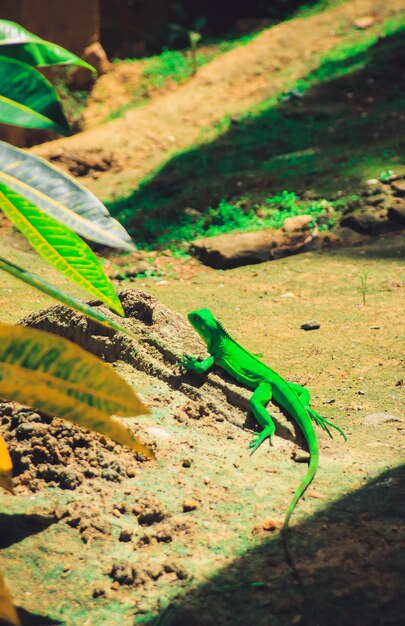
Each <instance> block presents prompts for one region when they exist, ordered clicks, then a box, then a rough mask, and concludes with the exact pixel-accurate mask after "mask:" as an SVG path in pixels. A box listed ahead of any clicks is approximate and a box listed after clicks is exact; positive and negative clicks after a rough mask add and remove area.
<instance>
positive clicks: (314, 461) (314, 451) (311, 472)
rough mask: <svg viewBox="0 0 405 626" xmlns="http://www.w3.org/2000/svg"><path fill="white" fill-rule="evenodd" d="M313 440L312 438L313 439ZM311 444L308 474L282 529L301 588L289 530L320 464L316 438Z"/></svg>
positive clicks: (289, 561)
mask: <svg viewBox="0 0 405 626" xmlns="http://www.w3.org/2000/svg"><path fill="white" fill-rule="evenodd" d="M311 439H312V438H311ZM308 443H309V448H310V455H311V458H310V461H309V467H308V470H307V473H306V474H305V476H304V478H303V479H302V481H301V483H300V485H299V487H298V488H297V490H296V492H295V493H294V495H293V498H292V500H291V502H290V504H289V505H288V509H287V513H286V516H285V518H284V524H283V529H282V535H283V544H284V552H285V556H286V559H287V562H288V564H289V565H290V567H291V569H292V570H293V572H294V574H295V576H296V578H297V580H298V582H299V584H300V586H301V587H302V588H303V584H302V580H301V576H300V574H299V572H298V569H297V567H296V565H295V561H294V559H293V556H292V554H291V550H290V543H289V536H288V530H289V522H290V517H291V515H292V513H293V511H294V509H295V507H296V504H297V502H298V500H299V499H300V498H301V497H302V496H303V495H304V493H305V491H306V490H307V488H308V487H309V485H310V484H311V482H312V480H313V478H314V476H315V474H316V470H317V469H318V462H319V450H318V442H317V440H316V439H315V438H314V439H312V440H311V441H310V442H308Z"/></svg>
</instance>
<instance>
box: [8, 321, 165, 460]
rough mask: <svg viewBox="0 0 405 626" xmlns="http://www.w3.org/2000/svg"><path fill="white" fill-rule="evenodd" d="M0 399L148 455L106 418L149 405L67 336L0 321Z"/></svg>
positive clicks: (129, 413) (136, 411) (139, 411)
mask: <svg viewBox="0 0 405 626" xmlns="http://www.w3.org/2000/svg"><path fill="white" fill-rule="evenodd" d="M0 397H2V398H5V399H8V400H12V401H14V402H19V403H21V404H27V405H29V406H31V407H34V408H36V409H39V410H41V411H44V412H45V413H47V414H48V415H52V416H53V415H56V416H58V417H61V418H64V419H68V420H70V421H72V422H75V423H77V424H80V426H84V427H85V428H91V429H92V430H95V431H97V432H99V433H102V434H103V435H108V436H109V437H111V439H114V441H117V442H118V443H120V444H122V445H126V446H129V447H130V448H132V449H133V450H137V451H139V452H142V454H145V455H146V456H148V457H149V458H151V457H153V453H152V452H151V451H150V450H149V449H148V448H146V447H145V446H144V445H143V444H142V443H141V442H140V441H138V440H137V439H135V438H134V437H133V436H132V435H131V434H130V432H129V431H128V430H127V429H126V428H125V427H124V426H123V425H122V424H121V423H120V422H117V421H115V420H113V419H111V417H110V416H111V415H112V414H114V415H122V416H124V417H130V416H131V417H132V416H136V415H142V414H145V413H149V409H148V408H147V407H146V406H145V404H144V403H143V402H142V400H141V399H140V398H139V397H138V396H137V395H136V393H135V392H134V390H133V389H132V387H131V386H130V385H129V384H128V383H126V382H125V380H123V379H122V378H121V377H120V376H118V374H117V373H116V372H115V371H114V370H113V368H112V367H111V366H109V365H107V364H106V363H103V361H100V360H99V359H97V358H96V357H95V356H94V355H93V354H90V353H89V352H86V350H83V348H79V346H76V345H75V344H74V343H72V342H71V341H68V340H67V339H62V338H61V337H57V336H55V335H52V334H51V333H48V332H45V331H43V330H35V329H33V328H26V327H23V326H11V325H8V324H0Z"/></svg>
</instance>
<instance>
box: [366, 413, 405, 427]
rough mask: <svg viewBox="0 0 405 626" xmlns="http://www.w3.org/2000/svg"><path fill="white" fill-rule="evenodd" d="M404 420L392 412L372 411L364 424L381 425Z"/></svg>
mask: <svg viewBox="0 0 405 626" xmlns="http://www.w3.org/2000/svg"><path fill="white" fill-rule="evenodd" d="M402 421H403V420H402V419H401V418H400V417H398V416H397V415H392V414H390V413H370V415H366V417H365V418H364V420H363V424H364V426H379V425H380V424H386V423H388V422H402Z"/></svg>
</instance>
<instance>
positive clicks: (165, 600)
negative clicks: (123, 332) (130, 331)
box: [0, 235, 405, 626]
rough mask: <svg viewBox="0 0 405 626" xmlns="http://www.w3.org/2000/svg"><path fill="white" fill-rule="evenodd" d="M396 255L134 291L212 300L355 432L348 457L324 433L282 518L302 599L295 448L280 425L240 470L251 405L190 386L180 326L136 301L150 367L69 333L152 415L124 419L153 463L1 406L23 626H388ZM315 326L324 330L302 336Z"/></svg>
mask: <svg viewBox="0 0 405 626" xmlns="http://www.w3.org/2000/svg"><path fill="white" fill-rule="evenodd" d="M403 244H404V241H403V237H402V236H401V235H391V236H389V237H386V238H379V239H377V240H374V241H373V242H370V243H368V244H365V245H360V246H356V247H352V248H349V249H340V250H336V251H333V252H329V253H321V252H316V253H306V254H302V255H300V256H297V257H290V258H287V259H283V260H280V261H272V262H269V263H263V264H261V265H259V266H247V267H244V268H239V269H235V270H230V271H227V272H218V271H214V270H209V269H207V268H203V267H201V268H200V271H199V272H198V273H196V274H195V275H194V277H193V278H192V279H191V280H181V279H180V280H179V279H170V280H153V279H151V278H150V279H136V282H135V284H134V285H133V287H135V288H136V289H141V290H142V292H147V293H148V294H155V295H156V296H158V298H159V301H160V302H162V303H165V304H166V305H168V306H170V307H171V308H173V309H175V310H177V311H179V312H180V313H181V314H183V315H184V314H185V313H186V312H187V311H189V310H191V309H192V308H198V307H201V306H205V305H207V303H208V304H209V306H210V308H211V309H212V310H213V311H214V313H216V314H217V315H218V317H220V319H221V320H222V321H223V323H224V324H225V326H226V327H227V328H228V329H229V331H230V332H231V333H232V334H233V335H234V336H235V337H236V338H237V339H239V340H240V341H241V342H242V343H243V344H244V345H246V346H247V347H248V348H249V349H250V350H251V351H252V352H255V353H260V354H262V355H263V359H264V361H265V362H267V363H269V364H271V365H272V366H273V367H274V369H276V371H279V372H280V373H281V374H283V375H284V376H286V377H287V378H289V379H292V380H296V381H300V382H301V383H304V384H305V385H307V386H308V387H309V389H310V390H311V391H312V398H313V404H314V406H315V407H316V408H318V409H319V411H320V412H321V413H324V414H325V415H327V416H328V417H331V418H332V419H336V423H338V424H340V425H341V426H342V427H343V428H344V429H345V431H346V433H347V434H348V441H347V442H346V443H344V442H343V441H342V440H341V439H340V437H335V438H334V439H333V440H329V438H328V437H327V436H326V435H325V434H324V433H322V432H320V433H318V436H319V440H320V446H321V461H320V469H319V472H318V474H317V476H316V479H315V481H314V483H313V485H312V486H311V488H310V490H309V492H308V494H307V496H306V497H305V499H304V500H303V501H302V502H301V503H300V504H299V506H298V508H297V510H296V513H295V515H294V518H293V523H292V531H291V542H292V547H293V551H294V555H295V558H296V560H297V563H298V566H299V569H300V571H301V574H302V576H303V579H304V583H305V588H306V595H307V600H306V602H304V603H303V599H302V595H301V592H300V590H299V588H298V587H297V585H296V583H295V580H294V577H292V575H291V572H290V570H289V568H288V566H287V564H286V562H285V558H284V553H283V550H282V546H281V542H280V535H279V526H280V522H281V521H282V519H283V515H284V513H285V510H286V506H287V504H288V501H289V498H290V497H291V494H292V492H293V490H294V489H295V488H296V486H297V484H298V482H299V480H300V478H301V476H302V475H303V473H304V469H305V466H303V465H302V463H298V462H294V460H293V459H292V456H294V454H293V453H294V451H295V452H297V451H298V452H299V450H300V448H299V447H298V448H297V444H296V443H294V442H293V441H291V438H292V434H291V431H289V430H288V429H286V428H285V425H284V428H283V421H282V419H281V420H280V418H279V417H277V414H276V413H275V415H276V419H277V420H278V423H280V424H281V426H280V428H278V430H277V433H278V435H279V436H278V437H277V438H276V440H275V444H274V446H273V447H272V448H270V447H268V446H267V445H263V446H262V447H261V449H260V450H259V451H258V452H257V453H256V454H255V455H254V456H253V457H251V458H250V457H249V456H248V452H247V445H248V443H249V441H250V439H251V436H252V428H253V426H252V425H251V424H250V423H249V422H247V428H246V427H245V428H242V426H243V425H244V420H245V418H246V417H247V416H248V410H247V402H246V398H247V396H245V404H243V401H237V400H235V393H233V394H232V393H230V392H229V389H231V391H232V386H230V384H229V383H228V382H226V381H225V383H224V382H223V380H224V379H223V376H222V375H221V374H220V372H216V373H214V374H211V375H210V376H209V379H208V380H207V381H205V382H203V381H199V380H198V379H193V378H192V377H191V379H189V377H186V380H184V376H181V375H180V373H179V372H178V370H177V369H176V368H175V360H176V355H177V356H178V355H179V354H181V352H183V351H186V352H190V351H191V352H194V353H200V354H202V353H203V352H200V351H201V346H200V345H199V344H198V341H197V340H196V338H195V337H194V336H193V332H192V330H191V327H189V326H188V324H187V323H186V322H185V321H183V319H182V318H180V317H179V316H178V315H176V314H173V313H170V311H165V309H163V308H162V307H163V305H160V304H159V301H157V304H154V305H153V306H152V305H150V306H152V309H154V308H156V307H157V313H155V314H153V315H152V317H151V318H150V319H149V317H148V316H149V313H145V310H144V309H142V307H141V308H139V307H138V306H134V307H133V308H132V309H131V311H132V312H130V314H129V321H128V323H131V320H132V318H133V323H136V324H137V325H138V326H137V328H138V327H140V328H142V331H139V332H140V333H141V334H140V341H139V345H140V346H143V347H142V350H143V352H142V354H144V355H146V357H147V361H146V365H145V362H144V361H143V360H142V359H143V357H142V354H141V357H142V358H141V357H139V355H138V356H136V357H133V356H128V354H129V353H128V351H125V350H122V348H119V349H118V348H114V349H112V348H109V347H108V345H109V344H108V342H106V337H104V338H103V336H101V337H100V338H99V339H97V334H96V333H97V332H99V331H95V330H94V329H93V330H92V329H89V328H88V329H87V330H86V331H85V332H84V338H83V337H82V339H80V340H79V338H78V336H76V337H75V339H76V341H79V342H80V341H81V342H83V341H84V342H85V343H86V342H87V347H88V348H90V349H93V350H95V351H96V352H97V353H98V354H104V356H105V357H106V358H107V360H109V361H111V362H113V363H114V366H115V367H116V368H117V370H118V371H119V372H120V373H121V374H122V375H123V376H124V377H126V378H127V380H129V381H131V382H132V383H133V384H134V386H135V387H136V388H137V389H138V390H140V392H141V393H142V395H143V396H144V397H145V399H146V400H147V402H148V403H149V405H150V406H151V408H152V410H153V413H152V415H151V416H148V417H146V418H141V419H138V420H129V421H130V422H131V421H133V422H135V421H136V425H135V424H134V425H133V426H134V427H136V429H137V430H139V434H140V436H143V438H144V439H145V441H148V442H154V445H155V446H156V452H157V458H158V461H157V462H156V463H149V462H146V463H140V462H139V461H137V460H136V459H134V458H133V456H132V455H131V454H130V453H129V452H127V451H125V450H122V448H120V446H118V445H114V444H111V443H110V442H107V441H105V440H103V439H102V438H100V437H97V436H94V435H89V434H87V433H84V432H83V431H81V430H80V429H79V428H77V427H72V426H66V424H63V423H61V422H60V421H59V420H57V419H54V420H53V421H52V423H49V420H45V421H44V419H43V418H41V416H40V415H38V413H36V412H32V411H28V410H25V409H24V410H22V409H18V408H17V407H14V406H12V405H9V404H3V405H2V406H1V414H2V426H1V428H2V433H3V434H4V435H5V437H6V439H7V440H8V442H9V446H10V449H11V453H12V455H13V459H14V463H15V467H16V474H17V476H16V479H15V480H16V485H17V487H16V491H17V495H16V496H15V497H12V496H7V495H6V496H3V497H2V499H1V507H2V512H1V516H0V523H1V526H2V528H3V532H2V536H3V540H2V542H3V546H2V547H3V548H4V549H3V552H2V559H1V561H2V567H3V570H4V571H5V574H6V576H7V580H8V582H9V584H10V586H11V588H12V590H13V594H14V597H15V600H16V603H17V605H18V606H19V607H21V608H22V609H23V613H22V614H23V615H24V616H25V619H26V620H27V621H24V622H23V623H24V624H25V623H27V624H48V623H61V624H67V625H72V626H73V625H74V624H78V623H80V624H95V625H96V624H111V625H113V624H117V625H118V624H133V623H161V624H179V625H180V624H220V625H222V624H223V625H225V624H230V623H233V624H263V625H265V624H266V625H267V624H277V625H278V624H295V623H297V624H299V623H305V622H306V621H307V620H310V621H314V620H315V623H318V624H327V623H330V624H336V625H337V624H346V623H351V624H359V625H363V624H364V623H367V624H376V625H377V624H399V623H400V622H401V621H402V613H401V611H402V608H403V607H402V600H401V599H400V586H401V585H400V579H401V572H402V573H403V568H404V565H405V563H404V560H403V559H404V554H403V551H402V552H401V550H402V549H403V547H404V544H403V525H402V520H403V513H404V510H403V507H404V504H403V503H404V495H405V494H404V492H403V478H404V476H403V471H402V470H401V463H402V462H403V455H404V440H403V436H404V428H405V423H404V417H405V416H404V414H403V369H402V370H401V363H403V362H402V361H401V359H402V357H403V351H402V349H401V322H402V320H403V302H402V301H401V295H402V297H403V286H404V279H405V267H404V265H403V261H402V260H401V256H400V255H401V253H402V254H403ZM26 254H29V253H28V252H27V253H26ZM363 271H367V272H368V288H367V294H366V304H365V305H363V303H362V294H361V290H360V276H361V273H362V272H363ZM12 288H15V284H14V282H13V283H12V282H11V280H10V283H9V286H8V287H6V288H3V289H2V299H1V301H0V306H1V310H2V312H3V311H4V310H5V309H7V310H8V317H9V321H11V319H10V317H14V320H16V319H17V318H18V311H17V310H14V311H13V312H11V307H10V295H9V294H8V295H6V297H4V289H12ZM401 292H402V294H401ZM134 293H138V292H137V291H135V292H134ZM148 298H150V296H148V297H147V299H148ZM13 300H14V299H13ZM39 304H40V306H42V305H43V303H42V302H41V303H37V304H36V303H34V302H32V301H31V303H30V305H31V307H32V308H40V306H38V305H39ZM26 306H27V303H26ZM148 306H149V305H148ZM142 311H143V312H142ZM45 317H46V316H45ZM48 317H49V316H48ZM51 317H52V316H51ZM3 318H4V314H3V313H2V319H3ZM37 318H38V316H37ZM40 319H43V315H42V317H41V316H40ZM53 319H54V320H55V319H56V320H59V321H60V320H62V326H63V327H64V331H63V332H64V333H68V334H69V333H72V332H73V331H74V329H76V328H77V327H78V324H77V323H75V322H74V320H73V321H72V320H71V319H70V320H69V318H67V323H66V319H65V318H64V315H61V314H60V313H58V314H57V315H56V316H55V315H53ZM312 319H315V320H317V321H318V322H319V323H320V328H319V329H318V330H314V331H304V330H302V329H301V328H300V326H301V324H302V323H303V322H306V321H308V320H312ZM148 320H149V321H148ZM146 322H148V325H146V326H145V324H146ZM58 323H59V322H58ZM48 327H49V326H48ZM134 328H135V327H134ZM72 329H73V331H72ZM59 332H62V331H61V330H59ZM142 333H143V334H142ZM138 352H139V350H137V352H136V354H138ZM146 357H145V358H146ZM142 363H143V365H142ZM218 381H219V382H218ZM220 381H222V387H224V385H225V390H228V391H227V392H226V393H227V394H228V399H227V400H226V401H224V400H223V399H222V404H221V406H224V402H225V405H227V406H228V412H227V414H226V415H225V414H220V413H219V412H218V411H217V410H216V409H215V407H216V404H215V403H217V404H218V402H219V400H218V393H219V392H218V388H219V389H221V382H220ZM182 384H186V392H184V390H182V389H183V388H182V387H181V385H182ZM201 384H202V386H201ZM218 385H219V387H218ZM193 390H194V391H193ZM213 390H215V392H214V391H213ZM196 394H197V395H196ZM242 395H243V394H242ZM376 414H377V415H376ZM370 416H373V417H370ZM285 437H286V438H285ZM300 456H302V454H301V453H299V454H298V455H296V460H299V459H300ZM11 529H12V530H11ZM34 615H37V617H33V616H34ZM38 615H39V616H38ZM157 616H160V618H161V621H154V620H156V617H157ZM50 620H52V621H50Z"/></svg>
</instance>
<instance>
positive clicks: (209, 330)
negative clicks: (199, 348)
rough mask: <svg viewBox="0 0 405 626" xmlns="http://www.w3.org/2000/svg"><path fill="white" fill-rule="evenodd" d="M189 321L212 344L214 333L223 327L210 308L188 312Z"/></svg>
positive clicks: (208, 343) (206, 341) (207, 342)
mask: <svg viewBox="0 0 405 626" xmlns="http://www.w3.org/2000/svg"><path fill="white" fill-rule="evenodd" d="M188 321H189V322H190V324H191V325H192V327H193V328H194V330H196V331H197V333H198V334H199V335H200V337H201V338H202V339H203V340H204V341H205V343H206V344H207V345H210V343H211V340H212V337H213V335H214V334H215V333H218V332H219V331H220V329H221V328H222V326H221V324H220V323H219V322H218V320H216V319H215V317H214V316H213V314H212V313H211V311H209V310H208V309H198V311H191V313H189V314H188Z"/></svg>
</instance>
